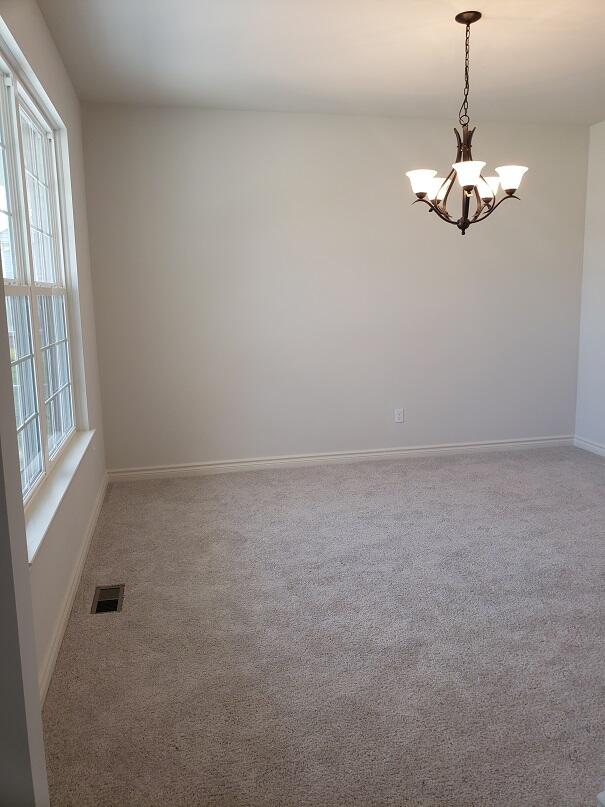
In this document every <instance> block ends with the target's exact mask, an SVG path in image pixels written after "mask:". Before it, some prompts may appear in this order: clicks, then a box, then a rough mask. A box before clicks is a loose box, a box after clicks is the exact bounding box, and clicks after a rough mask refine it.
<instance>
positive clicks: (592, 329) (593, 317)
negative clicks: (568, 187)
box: [576, 122, 605, 454]
mask: <svg viewBox="0 0 605 807" xmlns="http://www.w3.org/2000/svg"><path fill="white" fill-rule="evenodd" d="M604 185H605V122H604V123H598V124H596V125H595V126H592V127H591V129H590V152H589V163H588V187H587V195H586V233H585V241H584V278H583V289H582V327H581V340H580V365H579V372H578V413H577V423H576V434H577V436H578V437H579V438H580V439H582V440H585V441H587V442H588V443H590V444H591V445H590V446H589V447H590V448H592V449H593V450H596V451H598V452H599V453H602V454H605V229H604V228H603V221H602V215H603V186H604Z"/></svg>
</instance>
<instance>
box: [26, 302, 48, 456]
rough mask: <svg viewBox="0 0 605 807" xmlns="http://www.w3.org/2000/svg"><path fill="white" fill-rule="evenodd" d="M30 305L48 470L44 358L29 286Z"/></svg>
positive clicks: (44, 450)
mask: <svg viewBox="0 0 605 807" xmlns="http://www.w3.org/2000/svg"><path fill="white" fill-rule="evenodd" d="M29 299H30V306H31V313H30V317H31V323H32V337H33V341H34V364H35V376H36V393H37V397H38V409H39V412H40V437H41V440H42V453H43V457H44V470H45V471H48V467H49V456H48V423H47V422H46V402H45V395H44V360H43V357H42V346H41V341H40V318H39V315H38V298H37V295H36V293H35V291H34V289H32V288H30V294H29Z"/></svg>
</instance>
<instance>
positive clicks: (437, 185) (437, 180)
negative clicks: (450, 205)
mask: <svg viewBox="0 0 605 807" xmlns="http://www.w3.org/2000/svg"><path fill="white" fill-rule="evenodd" d="M444 182H445V177H433V178H432V179H431V185H430V187H429V189H428V191H427V192H426V195H427V198H428V199H430V200H431V201H432V202H433V201H435V199H436V200H437V201H438V202H442V201H443V197H444V196H445V193H446V191H447V185H445V186H443V187H442V185H443V183H444Z"/></svg>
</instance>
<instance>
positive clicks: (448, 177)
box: [441, 129, 462, 215]
mask: <svg viewBox="0 0 605 807" xmlns="http://www.w3.org/2000/svg"><path fill="white" fill-rule="evenodd" d="M454 131H455V132H456V136H457V138H458V143H460V135H459V134H458V130H457V129H454ZM461 150H462V144H461V143H460V148H459V151H458V153H459V154H460V153H461ZM456 162H458V161H457V160H456ZM455 173H456V172H455V171H454V169H453V168H452V169H451V171H450V172H449V174H448V175H447V176H446V178H445V182H444V183H443V185H445V183H446V182H449V183H450V184H449V186H448V189H447V190H446V192H445V196H444V197H443V202H442V203H441V207H442V208H443V210H445V212H446V213H447V199H448V196H449V195H450V191H451V190H452V188H453V187H454V182H455V181H456V178H455V177H454V174H455ZM450 179H451V180H452V181H451V182H450ZM443 185H442V186H441V187H443ZM448 215H449V214H448Z"/></svg>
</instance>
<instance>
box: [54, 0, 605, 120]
mask: <svg viewBox="0 0 605 807" xmlns="http://www.w3.org/2000/svg"><path fill="white" fill-rule="evenodd" d="M474 1H475V0H469V2H471V3H472V2H474ZM464 2H465V0H39V4H40V7H41V9H42V12H43V14H44V16H45V18H46V21H47V23H48V25H49V27H50V30H51V32H52V34H53V36H54V38H55V41H56V43H57V45H58V47H59V50H60V51H61V53H62V55H63V58H64V60H65V64H66V66H67V69H68V70H69V72H70V74H71V76H72V79H73V81H74V83H75V85H76V89H77V90H78V92H79V94H80V96H81V97H82V98H83V99H86V100H94V101H116V102H124V103H144V104H185V105H202V106H211V107H224V108H236V109H275V110H316V111H329V112H354V113H362V114H365V113H379V114H382V113H384V114H403V115H406V116H411V117H450V118H452V117H454V118H455V116H456V114H457V110H458V106H459V104H460V95H461V91H462V70H463V46H464V28H463V27H462V26H460V25H458V24H456V23H455V22H454V20H453V18H454V15H455V14H456V13H457V12H458V11H462V10H465V8H467V6H464ZM470 7H471V8H473V7H474V6H473V5H471V6H470ZM475 7H478V9H479V10H480V11H482V12H483V14H484V19H483V20H481V21H480V22H479V23H477V24H476V25H474V26H473V28H472V36H471V45H472V48H471V96H470V101H471V116H472V120H473V121H475V122H476V121H478V120H480V119H481V118H483V119H492V120H500V119H504V118H509V119H510V118H519V119H524V120H533V121H580V122H585V123H587V122H590V123H592V122H595V121H598V120H602V119H604V118H605V46H604V44H603V43H604V40H605V0H582V1H581V2H580V0H477V6H475Z"/></svg>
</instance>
